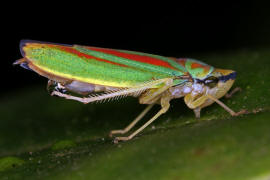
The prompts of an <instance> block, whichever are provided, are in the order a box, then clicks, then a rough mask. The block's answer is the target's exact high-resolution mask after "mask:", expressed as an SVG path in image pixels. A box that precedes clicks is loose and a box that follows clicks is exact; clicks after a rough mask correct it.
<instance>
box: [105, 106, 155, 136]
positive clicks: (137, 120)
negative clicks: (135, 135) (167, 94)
mask: <svg viewBox="0 0 270 180" xmlns="http://www.w3.org/2000/svg"><path fill="white" fill-rule="evenodd" d="M153 106H154V103H153V104H149V105H148V106H147V107H146V108H145V109H144V110H143V112H141V113H140V114H139V115H138V116H137V117H136V119H134V120H133V121H132V122H131V123H130V124H129V125H128V126H127V127H126V128H125V129H119V130H112V131H111V132H110V136H112V135H113V134H125V133H127V132H128V131H129V130H130V129H131V128H132V127H134V126H135V125H136V124H137V122H139V121H140V120H141V119H142V118H143V117H144V116H145V114H146V113H147V112H148V111H149V110H150V109H151V108H152V107H153Z"/></svg>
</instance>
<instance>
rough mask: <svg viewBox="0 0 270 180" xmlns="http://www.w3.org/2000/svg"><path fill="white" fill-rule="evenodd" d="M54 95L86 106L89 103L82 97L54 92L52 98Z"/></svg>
mask: <svg viewBox="0 0 270 180" xmlns="http://www.w3.org/2000/svg"><path fill="white" fill-rule="evenodd" d="M53 95H57V96H59V97H64V98H66V99H71V100H75V101H79V102H82V103H84V104H86V103H87V102H86V101H85V98H81V97H77V96H72V95H68V94H64V93H61V92H59V91H53V92H52V93H51V96H53Z"/></svg>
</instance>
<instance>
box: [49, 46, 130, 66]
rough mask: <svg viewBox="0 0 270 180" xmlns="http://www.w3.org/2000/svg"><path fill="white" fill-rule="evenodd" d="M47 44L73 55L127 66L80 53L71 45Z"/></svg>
mask: <svg viewBox="0 0 270 180" xmlns="http://www.w3.org/2000/svg"><path fill="white" fill-rule="evenodd" d="M48 46H50V47H57V48H59V49H60V50H63V51H65V52H68V53H71V54H75V55H77V56H79V57H84V58H87V59H94V60H97V61H103V62H106V63H110V64H114V65H118V66H123V67H127V66H126V65H124V64H119V63H115V62H112V61H108V60H106V59H102V58H97V57H94V56H91V55H88V54H84V53H81V52H79V51H77V50H76V49H74V48H72V47H67V46H59V45H51V44H48Z"/></svg>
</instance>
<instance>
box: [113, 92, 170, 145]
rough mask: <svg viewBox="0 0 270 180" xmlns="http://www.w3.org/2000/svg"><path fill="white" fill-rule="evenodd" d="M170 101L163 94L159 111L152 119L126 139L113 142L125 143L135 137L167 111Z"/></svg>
mask: <svg viewBox="0 0 270 180" xmlns="http://www.w3.org/2000/svg"><path fill="white" fill-rule="evenodd" d="M170 100H171V97H170V95H169V94H168V93H165V96H162V97H161V100H160V103H161V107H162V108H161V110H160V111H159V112H158V113H157V114H156V115H155V116H154V117H152V118H151V119H150V120H149V121H147V122H146V123H145V124H144V125H143V126H141V127H140V128H139V129H137V130H136V131H135V132H133V133H132V134H131V135H129V136H127V137H116V138H115V140H114V142H115V143H117V142H118V141H127V140H130V139H132V138H133V137H134V136H136V135H137V134H138V133H140V132H141V131H142V130H143V129H144V128H146V127H147V126H148V125H149V124H151V123H152V122H153V121H155V120H156V119H157V118H158V117H159V116H160V115H162V114H164V113H165V112H167V111H168V109H169V107H170V103H169V102H170Z"/></svg>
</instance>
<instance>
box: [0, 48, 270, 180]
mask: <svg viewBox="0 0 270 180" xmlns="http://www.w3.org/2000/svg"><path fill="white" fill-rule="evenodd" d="M194 57H195V58H197V59H202V60H203V61H204V62H206V63H208V64H211V65H213V66H215V67H224V69H234V70H236V71H237V73H238V77H237V80H236V82H235V84H234V87H241V88H242V92H238V93H236V94H235V95H234V96H233V97H232V98H231V99H224V98H223V99H221V100H222V101H223V102H224V103H226V104H227V105H228V106H229V107H231V108H232V109H234V110H235V111H238V110H240V109H243V108H245V109H248V110H249V111H250V112H252V113H250V114H247V115H243V116H240V117H230V115H229V114H228V113H227V112H226V111H225V110H223V109H222V108H221V107H219V106H218V105H217V104H214V105H212V106H210V107H208V108H206V109H204V110H202V114H201V117H202V118H201V119H200V120H199V121H198V120H196V119H195V117H194V114H193V112H192V110H190V109H188V108H187V107H186V106H185V104H184V102H183V100H182V99H179V100H177V99H176V100H173V101H172V103H171V104H172V106H171V109H170V110H169V111H168V113H166V114H165V115H163V116H161V117H160V118H159V119H158V120H157V121H156V122H155V123H153V124H152V125H151V126H150V127H149V128H147V129H146V130H144V131H143V132H142V133H141V134H140V135H139V136H138V137H136V138H135V139H133V140H131V141H128V142H123V143H119V144H113V143H112V139H110V138H108V136H107V135H108V132H109V131H110V130H111V129H118V128H121V127H124V126H125V125H127V124H128V123H129V122H131V121H132V119H133V118H135V117H136V115H137V114H138V113H140V112H141V111H142V109H143V108H144V107H145V106H144V105H139V104H138V102H137V99H133V98H127V99H122V100H119V101H114V102H109V103H104V104H90V105H84V104H81V103H79V102H74V101H68V100H65V99H61V98H56V97H50V96H49V95H48V94H47V93H46V88H45V83H44V87H36V88H32V87H30V88H29V89H25V90H18V91H14V92H13V93H10V94H5V95H2V97H1V102H0V107H1V108H0V116H1V118H0V119H1V121H0V147H1V148H0V157H2V158H4V157H9V156H12V157H18V158H20V159H22V160H24V163H23V164H22V165H21V166H15V167H13V168H11V169H6V170H5V171H2V172H0V179H30V180H31V179H55V180H58V179H59V180H60V179H61V180H63V179H72V180H73V179H74V180H77V179H129V180H132V179H136V180H140V179H168V180H171V179H200V180H201V179H207V180H208V179H221V180H222V179H230V180H231V179H236V180H237V179H244V180H246V179H256V178H257V179H267V178H269V177H270V133H269V132H270V121H269V119H270V69H269V68H270V61H269V59H270V51H269V49H259V50H253V51H248V50H246V51H237V52H227V53H215V54H211V55H197V56H196V55H195V56H194ZM158 109H159V107H158V106H156V107H155V108H154V109H153V111H151V112H150V113H149V115H147V117H146V118H145V119H149V118H150V117H151V116H152V115H153V114H154V113H155V112H157V111H158ZM142 123H143V122H142ZM142 123H141V124H142ZM141 124H140V125H141ZM137 127H138V126H137ZM59 142H75V143H76V145H74V146H69V148H59V149H57V150H53V148H52V147H54V146H55V144H57V143H59ZM60 144H61V143H60ZM62 144H64V145H63V146H60V147H65V144H69V143H62Z"/></svg>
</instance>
